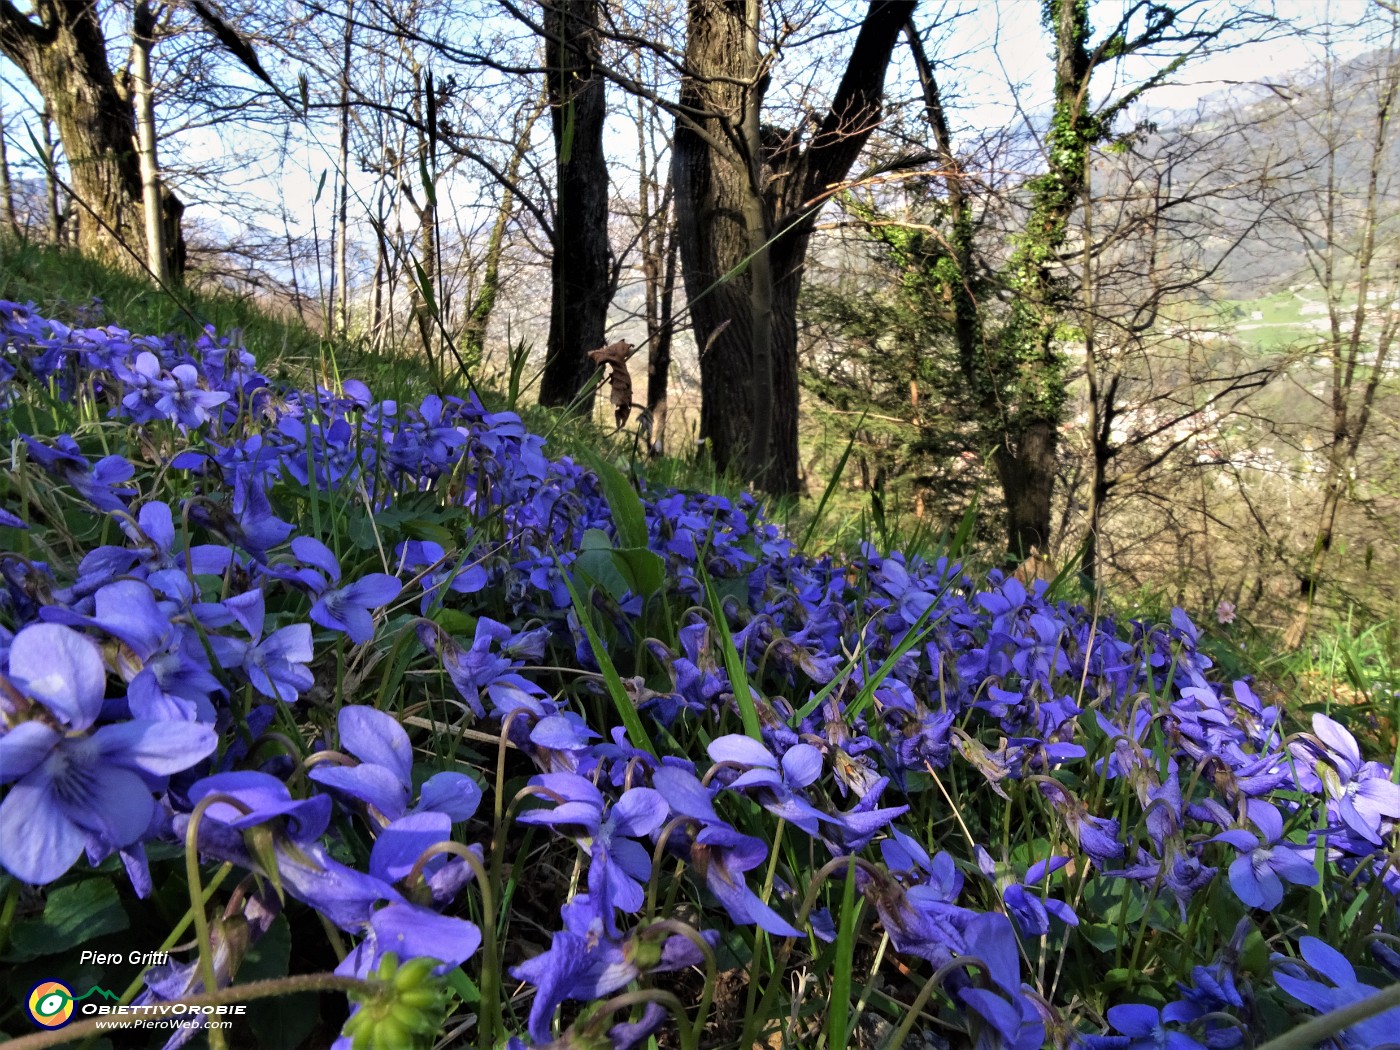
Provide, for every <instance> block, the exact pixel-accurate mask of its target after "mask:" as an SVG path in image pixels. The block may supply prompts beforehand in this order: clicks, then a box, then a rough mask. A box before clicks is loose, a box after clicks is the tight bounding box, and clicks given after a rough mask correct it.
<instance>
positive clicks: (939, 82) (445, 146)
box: [0, 0, 1400, 644]
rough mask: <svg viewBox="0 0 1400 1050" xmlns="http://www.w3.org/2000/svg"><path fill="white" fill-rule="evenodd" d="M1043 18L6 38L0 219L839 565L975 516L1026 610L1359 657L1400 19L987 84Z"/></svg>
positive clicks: (376, 25) (238, 24)
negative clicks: (1208, 611) (712, 478)
mask: <svg viewBox="0 0 1400 1050" xmlns="http://www.w3.org/2000/svg"><path fill="white" fill-rule="evenodd" d="M1032 10H1033V8H1032V7H1031V6H1030V5H1014V6H1013V7H1012V8H1008V9H996V10H993V9H991V8H988V7H986V6H984V5H968V6H966V7H964V8H959V7H957V6H948V5H932V4H929V3H926V2H925V3H916V2H914V0H879V2H875V3H870V4H863V3H815V2H806V3H796V2H792V3H772V2H762V0H691V2H690V3H688V4H669V3H665V2H655V0H648V2H641V0H638V2H632V0H568V2H562V0H561V2H552V0H544V2H541V3H526V2H517V0H470V2H468V0H463V2H454V3H440V4H424V3H412V4H400V3H392V4H390V3H383V2H378V0H344V2H335V3H327V4H321V3H294V4H288V5H286V6H284V7H280V8H277V9H275V10H274V9H272V8H270V7H269V6H268V5H263V4H253V3H248V4H242V5H239V4H232V3H231V4H222V5H220V4H214V3H207V2H204V0H188V2H179V3H169V4H166V3H149V2H147V0H138V2H135V3H105V2H84V0H76V2H58V0H39V2H37V3H36V4H34V5H33V8H32V10H29V11H25V10H21V9H20V8H18V7H16V6H14V5H13V4H11V3H8V2H5V3H3V4H0V50H3V53H4V55H5V56H6V58H7V59H8V60H9V69H8V73H7V80H8V82H9V84H10V87H11V90H9V91H8V92H7V93H6V94H5V95H4V97H3V107H4V108H3V118H4V135H3V143H4V148H5V155H4V156H3V157H0V161H3V163H2V164H0V170H3V172H4V183H3V186H2V187H0V197H3V202H0V207H3V219H4V221H5V222H6V223H8V224H9V225H10V226H11V228H12V229H13V230H14V232H15V233H16V234H18V235H19V236H22V237H26V238H30V239H37V240H43V239H52V240H56V241H61V242H64V243H71V244H73V245H76V246H77V247H78V248H79V249H81V250H82V251H84V252H86V253H89V254H92V255H94V256H98V257H101V258H104V259H107V260H109V261H112V262H115V263H117V264H118V265H121V266H123V267H125V268H128V269H133V270H138V271H141V272H144V273H148V274H149V275H150V277H151V279H152V280H155V281H158V282H161V283H166V284H171V285H176V284H179V283H180V282H187V283H189V284H191V285H199V284H217V285H220V286H224V287H228V288H233V289H238V290H244V291H247V293H248V294H250V295H254V296H256V297H258V298H260V299H263V300H266V301H268V302H271V303H276V304H279V305H280V306H281V307H282V308H283V309H285V310H287V311H289V312H295V313H297V314H300V315H301V316H302V317H303V318H305V319H307V320H308V321H309V322H310V323H312V324H314V325H315V326H318V327H319V328H321V329H322V330H323V331H324V332H325V333H326V335H327V337H331V338H338V339H350V340H354V341H356V342H357V343H359V344H360V345H362V346H365V347H369V348H372V349H373V350H374V351H375V352H376V353H380V354H390V355H396V356H408V357H413V358H419V359H421V360H422V361H423V363H424V365H425V367H426V374H428V375H429V376H430V377H432V381H433V382H438V383H441V382H443V381H445V380H446V378H447V377H449V376H456V377H461V376H462V375H463V374H465V375H466V376H468V377H469V378H470V380H471V381H472V382H476V383H481V384H484V385H486V386H490V387H493V388H500V389H503V390H505V389H508V390H509V391H510V392H511V397H512V399H513V398H514V397H516V396H523V397H524V398H526V399H538V400H539V401H540V402H541V403H542V404H545V405H550V406H556V407H558V408H560V409H570V410H574V411H578V412H583V413H593V414H594V415H595V417H596V418H597V419H598V420H599V421H600V423H601V424H602V425H603V426H604V427H605V428H607V429H612V428H614V427H616V428H619V429H625V430H626V431H628V432H629V433H632V434H634V435H635V440H636V442H637V444H638V447H641V448H646V449H647V450H648V451H649V452H650V453H651V454H653V455H661V454H667V453H669V454H671V455H678V456H681V457H685V458H697V457H698V458H703V459H707V460H709V461H710V462H712V463H713V465H714V466H715V467H716V468H717V469H718V470H719V471H721V472H725V473H727V474H729V475H730V476H732V477H733V478H735V479H737V480H739V481H741V482H747V483H750V484H752V485H753V486H754V487H755V488H756V489H757V490H759V491H761V492H762V493H765V494H767V495H768V496H771V497H774V498H776V499H779V500H785V499H792V498H796V499H798V500H800V501H803V502H802V503H801V504H800V506H805V507H807V508H808V509H810V508H811V506H812V505H813V504H815V503H817V502H818V501H819V500H821V499H822V496H823V492H824V491H825V490H826V489H827V486H828V482H829V481H830V480H831V479H832V477H833V475H836V474H838V472H839V476H838V477H837V478H836V480H835V482H834V483H833V485H832V489H831V493H830V496H831V501H830V510H831V514H830V515H829V516H828V517H827V519H826V520H827V523H828V524H829V525H831V526H832V528H833V536H832V543H837V542H841V530H840V529H838V528H837V527H836V524H837V522H838V521H844V522H847V523H849V528H848V530H847V534H846V537H845V538H846V539H849V538H850V530H860V529H862V528H863V529H864V534H866V535H869V536H871V537H872V538H874V539H875V540H876V541H878V542H880V544H881V545H882V546H886V547H888V546H891V545H901V544H902V545H904V546H910V545H911V544H912V545H913V546H917V545H918V543H919V542H921V541H927V540H930V539H931V538H933V537H935V536H937V535H938V534H939V533H940V531H950V530H952V529H954V528H956V526H957V523H958V522H959V521H960V520H961V519H962V518H963V516H964V515H965V514H966V513H967V512H968V509H969V507H972V506H973V505H974V502H975V507H976V510H975V514H976V516H977V517H976V523H977V538H978V540H979V542H980V543H981V544H983V545H984V547H985V548H986V549H987V550H988V551H998V550H1000V551H1005V552H1006V554H1005V557H1006V558H1007V559H1008V560H1009V561H1010V562H1012V563H1020V562H1022V561H1024V560H1026V559H1030V560H1031V565H1030V567H1029V570H1028V571H1032V572H1037V573H1040V574H1042V575H1053V574H1054V573H1055V572H1057V571H1060V570H1062V569H1065V568H1067V567H1068V568H1069V569H1071V570H1077V571H1079V572H1080V573H1081V574H1082V576H1083V578H1084V581H1085V584H1086V586H1087V587H1089V588H1091V589H1092V588H1095V587H1097V586H1099V585H1100V584H1104V583H1106V584H1108V585H1109V586H1110V589H1115V588H1116V590H1117V592H1118V593H1122V594H1127V593H1131V592H1133V591H1135V590H1137V589H1144V590H1147V591H1149V592H1151V593H1153V594H1156V595H1158V596H1160V597H1162V598H1164V599H1166V600H1169V601H1185V600H1189V601H1191V602H1192V603H1194V604H1196V605H1198V606H1210V607H1218V609H1219V610H1220V611H1219V615H1220V616H1221V618H1222V619H1224V618H1227V617H1233V616H1245V617H1248V618H1250V619H1252V620H1253V621H1255V622H1257V623H1258V624H1260V625H1261V626H1266V627H1268V628H1269V629H1271V630H1277V631H1279V632H1280V633H1281V634H1282V635H1283V638H1284V640H1285V641H1287V642H1288V643H1290V644H1297V643H1298V642H1300V641H1301V640H1302V639H1303V638H1304V636H1305V634H1306V631H1307V629H1308V627H1309V625H1310V624H1311V623H1312V622H1313V621H1314V619H1315V617H1316V616H1317V615H1318V610H1319V609H1321V610H1324V611H1325V614H1326V615H1329V616H1331V615H1333V614H1337V615H1345V614H1346V613H1347V611H1348V609H1355V610H1357V611H1360V612H1361V613H1362V615H1363V616H1378V615H1384V613H1385V611H1386V610H1388V609H1389V608H1390V607H1391V606H1392V604H1393V600H1394V587H1393V583H1392V581H1393V579H1394V578H1395V570H1396V569H1397V568H1400V566H1398V565H1397V564H1396V559H1395V553H1394V552H1395V549H1396V545H1395V542H1394V541H1395V538H1396V527H1397V516H1396V511H1397V507H1396V491H1395V489H1396V483H1395V480H1394V479H1395V476H1396V475H1395V469H1394V464H1395V457H1396V453H1397V450H1398V449H1400V445H1397V442H1396V438H1397V435H1396V418H1395V400H1394V397H1393V391H1394V372H1393V356H1392V354H1391V346H1392V341H1393V339H1394V335H1395V331H1396V326H1397V323H1400V287H1397V280H1400V239H1397V230H1396V225H1395V220H1396V211H1397V203H1398V202H1397V187H1396V185H1395V183H1394V175H1395V170H1396V161H1397V159H1400V155H1397V150H1396V143H1395V142H1394V141H1393V139H1394V133H1393V129H1392V127H1391V122H1390V120H1389V117H1390V115H1391V108H1392V106H1393V105H1394V103H1395V101H1396V99H1395V95H1396V90H1397V87H1400V35H1397V34H1400V24H1397V16H1396V15H1395V13H1394V12H1393V11H1392V10H1390V9H1389V7H1388V6H1387V5H1384V4H1381V3H1372V4H1369V5H1362V4H1356V5H1351V6H1347V7H1345V8H1342V9H1339V13H1340V14H1341V15H1342V16H1345V18H1346V19H1349V21H1347V22H1346V23H1345V24H1342V23H1336V24H1321V23H1320V22H1319V21H1318V20H1317V19H1312V20H1310V21H1309V23H1308V24H1307V25H1306V26H1300V25H1298V24H1294V23H1295V22H1297V19H1293V18H1291V17H1290V16H1289V13H1288V12H1286V11H1281V12H1276V11H1274V10H1272V9H1266V8H1265V7H1264V6H1263V5H1234V4H1227V3H1215V2H1204V0H1196V2H1191V0H1187V2H1179V3H1172V4H1157V3H1146V2H1140V3H1126V4H1121V5H1120V4H1089V3H1084V2H1082V0H1046V2H1045V3H1043V4H1042V5H1040V6H1039V7H1038V8H1035V9H1034V10H1035V11H1036V13H1037V14H1038V15H1039V16H1040V26H1039V33H1040V41H1041V44H1040V47H1039V50H1038V51H1035V52H1034V54H1035V55H1036V56H1037V59H1036V60H1037V61H1038V62H1040V63H1042V64H1043V65H1042V66H1041V67H1040V68H1037V69H1034V70H1031V69H1023V68H1018V69H1015V70H1010V69H1007V68H1006V66H1005V61H1004V58H999V55H1000V53H999V52H998V51H997V42H996V41H995V40H991V38H990V37H989V36H988V33H987V26H988V25H989V24H990V23H991V22H993V21H995V20H996V19H997V18H1001V19H1003V20H1007V19H1010V20H1016V19H1019V20H1021V21H1025V20H1026V18H1027V17H1028V15H1029V13H1030V12H1031V11H1032ZM1299 33H1306V34H1307V39H1306V46H1307V48H1308V53H1309V54H1310V55H1312V63H1311V65H1309V66H1306V67H1304V68H1301V69H1298V70H1294V71H1289V72H1288V73H1287V75H1286V76H1284V75H1282V72H1283V71H1279V74H1280V75H1273V74H1271V75H1270V77H1269V78H1268V79H1267V82H1263V81H1249V82H1240V83H1233V84H1229V85H1222V86H1220V88H1219V89H1218V90H1216V91H1214V92H1211V93H1209V94H1206V95H1205V96H1204V97H1203V98H1202V99H1201V101H1200V102H1199V103H1198V104H1197V105H1195V106H1194V107H1192V108H1189V109H1181V108H1178V109H1167V108H1164V107H1163V106H1162V105H1160V104H1158V103H1156V102H1155V101H1154V100H1155V99H1156V97H1157V96H1156V94H1154V92H1155V91H1156V90H1157V89H1159V88H1161V87H1163V86H1165V85H1170V84H1172V83H1174V82H1176V81H1178V80H1179V79H1181V78H1182V77H1183V76H1185V75H1186V74H1187V73H1188V72H1189V71H1190V70H1191V69H1192V68H1193V64H1194V63H1197V62H1200V61H1202V60H1205V59H1207V58H1208V57H1209V56H1211V55H1213V54H1218V53H1222V52H1228V51H1229V50H1230V49H1241V48H1245V47H1247V46H1249V44H1250V42H1252V41H1253V42H1258V41H1268V40H1283V39H1294V38H1295V37H1296V35H1297V34H1299ZM1256 46H1257V45H1256ZM1241 53H1243V52H1241ZM998 61H1000V62H1001V68H1002V69H1003V71H1004V75H1003V76H1001V78H1000V80H1001V87H1000V94H999V96H998V97H997V98H989V97H987V96H988V88H987V83H988V81H987V77H986V75H985V70H986V69H988V68H995V67H996V66H997V63H998ZM979 71H981V72H979ZM994 79H995V78H994ZM970 85H971V86H970ZM994 104H995V105H997V106H1000V107H1001V108H1000V110H998V112H1000V113H1003V114H1006V115H1008V116H1007V119H1002V120H998V121H996V122H994V123H993V122H991V121H990V120H989V119H988V116H987V115H988V113H990V112H992V109H991V107H992V106H993V105H994ZM254 172H263V173H266V174H264V175H261V176H259V177H258V178H257V179H255V178H253V173H254ZM278 179H280V180H281V185H282V187H283V189H284V191H285V193H284V195H282V196H281V197H280V198H279V197H278V195H277V194H269V193H268V192H267V187H268V186H270V185H274V184H276V181H277V180H278ZM619 347H621V348H622V349H619ZM605 348H607V350H608V352H606V353H599V351H602V350H604V349H605ZM629 355H630V356H629ZM822 502H823V504H824V505H825V501H824V500H823V501H822Z"/></svg>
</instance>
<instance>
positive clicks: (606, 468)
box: [578, 448, 650, 547]
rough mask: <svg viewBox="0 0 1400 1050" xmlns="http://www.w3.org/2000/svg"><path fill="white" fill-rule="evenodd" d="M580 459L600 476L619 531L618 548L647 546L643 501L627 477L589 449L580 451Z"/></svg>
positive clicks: (645, 515) (599, 479)
mask: <svg viewBox="0 0 1400 1050" xmlns="http://www.w3.org/2000/svg"><path fill="white" fill-rule="evenodd" d="M578 457H579V459H581V460H583V461H584V462H585V463H587V464H588V469H589V470H591V471H593V473H595V474H597V475H598V481H599V482H600V483H601V484H602V486H603V498H604V499H606V500H607V501H608V509H609V510H610V511H612V519H613V528H614V529H615V530H616V531H617V545H618V546H619V547H648V546H650V542H649V541H650V537H649V536H648V534H647V514H646V510H645V508H643V506H642V498H641V497H640V496H638V495H637V490H636V489H634V488H633V487H632V483H631V482H630V481H628V480H627V477H626V476H625V475H624V474H623V473H622V471H620V470H618V469H617V468H616V467H614V466H613V465H612V464H611V463H609V462H608V461H607V460H605V459H604V458H603V457H602V456H600V455H598V453H596V452H594V451H593V450H592V449H589V448H580V449H579V450H578Z"/></svg>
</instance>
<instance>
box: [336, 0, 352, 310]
mask: <svg viewBox="0 0 1400 1050" xmlns="http://www.w3.org/2000/svg"><path fill="white" fill-rule="evenodd" d="M354 13H355V5H354V3H353V0H346V3H345V47H344V52H343V54H342V56H341V63H340V151H339V153H338V154H337V157H336V167H337V170H338V172H339V175H340V207H339V214H338V215H337V225H336V233H335V237H336V240H335V261H336V269H335V272H333V273H332V274H331V285H332V287H333V288H335V289H336V290H337V292H338V296H337V300H336V323H337V325H338V327H339V331H340V334H341V335H342V336H344V335H345V332H346V330H347V329H348V328H349V327H350V298H349V288H350V270H349V255H350V235H349V232H348V231H347V229H346V219H347V216H348V214H349V205H350V177H349V176H350V47H351V45H352V44H353V43H354V39H355V14H354ZM337 277H339V279H340V284H339V285H336V283H335V282H336V278H337Z"/></svg>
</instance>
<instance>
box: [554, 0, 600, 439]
mask: <svg viewBox="0 0 1400 1050" xmlns="http://www.w3.org/2000/svg"><path fill="white" fill-rule="evenodd" d="M541 7H542V10H543V15H544V28H545V32H546V36H545V66H546V67H547V73H546V76H547V77H548V91H549V104H550V115H551V117H552V118H553V125H554V150H555V170H556V173H557V174H556V177H557V184H556V190H555V213H554V237H553V241H554V244H553V249H554V254H553V259H552V261H551V263H550V274H551V278H552V280H551V291H550V311H549V338H548V341H547V344H546V350H545V365H544V376H543V378H542V379H541V382H540V402H541V403H542V404H546V405H569V404H573V403H574V402H575V401H576V400H577V399H578V397H579V395H580V394H581V393H582V391H583V390H584V389H585V388H586V387H587V385H588V383H589V380H590V379H591V378H592V376H593V373H594V371H595V366H594V364H593V362H592V361H590V360H589V358H588V352H589V351H590V350H597V349H599V348H600V347H601V346H602V345H603V344H604V342H605V341H606V340H605V339H604V332H605V330H606V327H607V315H608V300H609V298H610V296H609V289H610V284H611V267H610V260H609V255H610V252H609V248H608V167H607V158H606V157H605V155H604V153H603V124H604V121H605V119H606V117H607V110H606V104H607V100H606V94H605V81H604V79H603V77H602V75H601V74H600V73H599V72H598V71H597V68H596V67H597V65H598V61H599V52H598V48H599V19H600V17H601V13H602V3H601V2H600V0H542V3H541ZM582 407H583V409H584V411H585V412H586V413H591V412H592V409H593V395H592V393H590V394H589V395H588V396H587V397H586V398H585V399H584V404H583V405H582Z"/></svg>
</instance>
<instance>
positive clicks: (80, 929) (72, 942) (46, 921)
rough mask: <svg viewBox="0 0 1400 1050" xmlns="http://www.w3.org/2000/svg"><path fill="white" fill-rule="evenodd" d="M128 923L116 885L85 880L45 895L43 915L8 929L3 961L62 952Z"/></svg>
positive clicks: (103, 881)
mask: <svg viewBox="0 0 1400 1050" xmlns="http://www.w3.org/2000/svg"><path fill="white" fill-rule="evenodd" d="M130 925H131V920H130V919H128V918H127V914H126V912H125V911H124V910H123V909H122V906H121V901H120V900H119V899H118V898H117V888H116V887H115V886H114V885H113V884H112V883H110V882H108V881H107V880H106V879H87V880H85V881H83V882H79V883H75V884H74V885H71V886H61V887H59V888H58V889H56V890H54V891H53V892H52V893H50V894H49V899H48V901H47V902H46V903H45V904H44V914H43V915H42V916H40V917H39V918H38V919H30V920H28V921H26V922H20V923H16V924H15V927H14V929H12V930H11V931H10V951H9V954H8V955H6V956H5V958H6V960H7V961H12V962H24V961H26V960H28V959H35V958H38V957H39V956H41V955H57V954H59V953H60V952H66V951H69V950H71V949H73V948H76V947H77V946H78V945H80V944H83V943H84V942H86V941H90V940H92V939H93V938H96V937H101V936H102V935H103V934H107V933H116V932H118V931H120V930H125V929H127V928H128V927H129V926H130Z"/></svg>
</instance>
